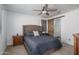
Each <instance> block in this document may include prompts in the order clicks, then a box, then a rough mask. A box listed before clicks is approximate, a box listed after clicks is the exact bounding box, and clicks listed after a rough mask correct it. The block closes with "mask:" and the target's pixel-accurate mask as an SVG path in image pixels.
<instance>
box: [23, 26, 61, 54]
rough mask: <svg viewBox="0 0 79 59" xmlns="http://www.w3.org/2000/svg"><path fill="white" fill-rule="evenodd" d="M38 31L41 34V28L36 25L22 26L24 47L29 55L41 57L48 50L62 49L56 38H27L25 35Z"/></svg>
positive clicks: (45, 36) (44, 36)
mask: <svg viewBox="0 0 79 59" xmlns="http://www.w3.org/2000/svg"><path fill="white" fill-rule="evenodd" d="M33 31H39V32H42V27H41V26H38V25H24V26H23V34H24V39H23V42H24V46H25V48H26V50H27V51H28V54H29V55H43V54H44V53H45V52H46V51H48V50H51V49H53V50H57V49H59V48H61V47H62V44H61V42H60V40H59V39H58V38H56V37H52V36H47V35H40V36H28V35H26V33H28V32H33Z"/></svg>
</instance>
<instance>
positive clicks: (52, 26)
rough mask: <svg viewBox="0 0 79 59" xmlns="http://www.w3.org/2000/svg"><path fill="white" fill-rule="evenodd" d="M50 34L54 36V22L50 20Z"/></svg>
mask: <svg viewBox="0 0 79 59" xmlns="http://www.w3.org/2000/svg"><path fill="white" fill-rule="evenodd" d="M48 34H49V35H50V36H53V35H54V20H52V19H51V20H48Z"/></svg>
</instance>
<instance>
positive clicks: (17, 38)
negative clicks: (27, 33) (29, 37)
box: [13, 35, 23, 46]
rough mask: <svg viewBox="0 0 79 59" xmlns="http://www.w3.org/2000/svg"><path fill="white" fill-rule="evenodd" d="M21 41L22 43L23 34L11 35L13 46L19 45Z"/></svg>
mask: <svg viewBox="0 0 79 59" xmlns="http://www.w3.org/2000/svg"><path fill="white" fill-rule="evenodd" d="M22 43H23V36H21V35H16V36H13V46H15V45H21V44H22Z"/></svg>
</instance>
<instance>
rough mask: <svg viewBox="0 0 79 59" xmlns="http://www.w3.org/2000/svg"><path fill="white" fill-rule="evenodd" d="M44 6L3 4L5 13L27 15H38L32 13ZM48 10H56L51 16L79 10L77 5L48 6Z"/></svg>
mask: <svg viewBox="0 0 79 59" xmlns="http://www.w3.org/2000/svg"><path fill="white" fill-rule="evenodd" d="M43 6H44V4H5V5H4V7H5V9H6V10H7V11H12V12H18V13H23V14H28V15H38V14H39V13H40V12H37V11H33V10H34V9H37V10H41V9H42V7H43ZM48 8H50V9H58V11H57V12H50V14H51V15H57V14H61V13H65V12H68V11H71V10H74V9H78V8H79V4H48Z"/></svg>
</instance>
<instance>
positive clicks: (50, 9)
mask: <svg viewBox="0 0 79 59" xmlns="http://www.w3.org/2000/svg"><path fill="white" fill-rule="evenodd" d="M47 11H57V9H49V10H47Z"/></svg>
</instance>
